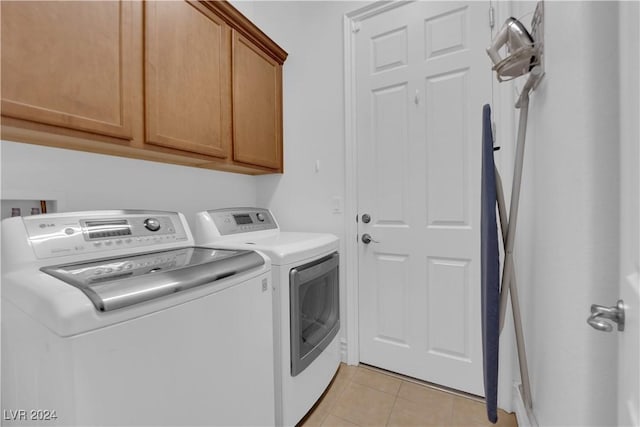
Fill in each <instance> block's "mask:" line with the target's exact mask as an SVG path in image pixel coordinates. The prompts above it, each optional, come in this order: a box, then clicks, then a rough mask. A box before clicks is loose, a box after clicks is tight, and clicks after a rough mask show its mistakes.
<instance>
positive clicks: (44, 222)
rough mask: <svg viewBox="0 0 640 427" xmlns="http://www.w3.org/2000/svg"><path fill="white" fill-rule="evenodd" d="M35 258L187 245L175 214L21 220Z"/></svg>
mask: <svg viewBox="0 0 640 427" xmlns="http://www.w3.org/2000/svg"><path fill="white" fill-rule="evenodd" d="M23 220H24V226H25V228H26V231H27V235H28V238H29V242H30V244H31V246H32V248H33V250H34V252H35V255H36V257H37V258H41V259H42V258H52V257H58V256H65V255H73V254H83V253H95V252H109V251H113V250H117V249H133V248H138V247H149V246H154V245H161V244H167V243H177V242H182V243H184V242H186V241H187V240H188V238H189V237H188V234H187V231H186V230H185V226H184V225H183V222H182V219H181V217H180V215H179V214H178V213H175V212H159V211H97V212H76V213H61V214H49V215H34V216H30V217H25V218H23Z"/></svg>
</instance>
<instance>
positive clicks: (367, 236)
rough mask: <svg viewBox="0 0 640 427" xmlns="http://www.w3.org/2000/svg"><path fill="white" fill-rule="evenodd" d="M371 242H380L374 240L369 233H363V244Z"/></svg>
mask: <svg viewBox="0 0 640 427" xmlns="http://www.w3.org/2000/svg"><path fill="white" fill-rule="evenodd" d="M371 242H374V243H380V242H378V241H377V240H374V239H373V237H371V235H370V234H369V233H364V234H363V235H362V243H364V244H365V245H368V244H369V243H371Z"/></svg>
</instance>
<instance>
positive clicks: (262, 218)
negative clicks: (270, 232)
mask: <svg viewBox="0 0 640 427" xmlns="http://www.w3.org/2000/svg"><path fill="white" fill-rule="evenodd" d="M256 218H258V221H260V222H264V214H263V213H262V212H258V213H257V214H256Z"/></svg>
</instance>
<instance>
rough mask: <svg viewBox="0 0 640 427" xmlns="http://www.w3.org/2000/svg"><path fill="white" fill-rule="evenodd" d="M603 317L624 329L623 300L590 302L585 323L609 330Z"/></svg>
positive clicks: (609, 324)
mask: <svg viewBox="0 0 640 427" xmlns="http://www.w3.org/2000/svg"><path fill="white" fill-rule="evenodd" d="M363 237H364V236H363ZM604 319H608V320H612V321H614V322H616V323H617V324H618V331H620V332H622V331H624V301H622V300H618V303H617V304H616V305H615V306H614V307H605V306H602V305H598V304H591V316H589V318H588V319H587V323H588V324H589V325H590V326H591V327H592V328H593V329H597V330H599V331H603V332H611V331H612V330H613V326H612V325H611V323H609V322H607V321H605V320H604Z"/></svg>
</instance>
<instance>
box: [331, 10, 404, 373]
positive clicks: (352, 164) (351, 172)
mask: <svg viewBox="0 0 640 427" xmlns="http://www.w3.org/2000/svg"><path fill="white" fill-rule="evenodd" d="M414 1H415V0H408V1H391V2H375V3H372V4H369V5H367V6H364V7H361V8H359V9H356V10H354V11H352V12H349V13H347V14H345V15H344V20H343V37H344V40H343V41H344V112H345V120H344V130H345V134H344V141H345V162H344V163H345V171H344V174H345V198H344V199H345V206H344V212H345V229H344V235H345V252H346V253H345V261H344V263H345V265H346V272H345V279H346V283H347V289H346V291H347V292H346V294H347V295H346V296H347V298H346V299H347V300H346V306H347V307H348V310H347V328H346V337H345V338H346V340H347V347H346V351H347V354H346V359H347V363H348V364H349V365H357V364H358V363H360V332H359V327H360V322H359V320H358V319H359V315H360V313H359V303H358V295H359V290H360V287H359V276H358V247H359V246H358V223H357V221H356V219H357V216H358V155H357V148H358V147H357V132H356V123H357V120H356V117H357V107H356V99H357V97H356V75H355V73H356V67H355V63H354V53H355V45H356V42H355V34H356V33H357V32H358V31H360V24H361V22H362V21H365V20H367V19H369V18H371V17H374V16H376V15H380V14H382V13H385V12H388V11H390V10H392V9H395V8H398V7H401V6H404V5H407V4H409V3H413V2H414Z"/></svg>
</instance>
